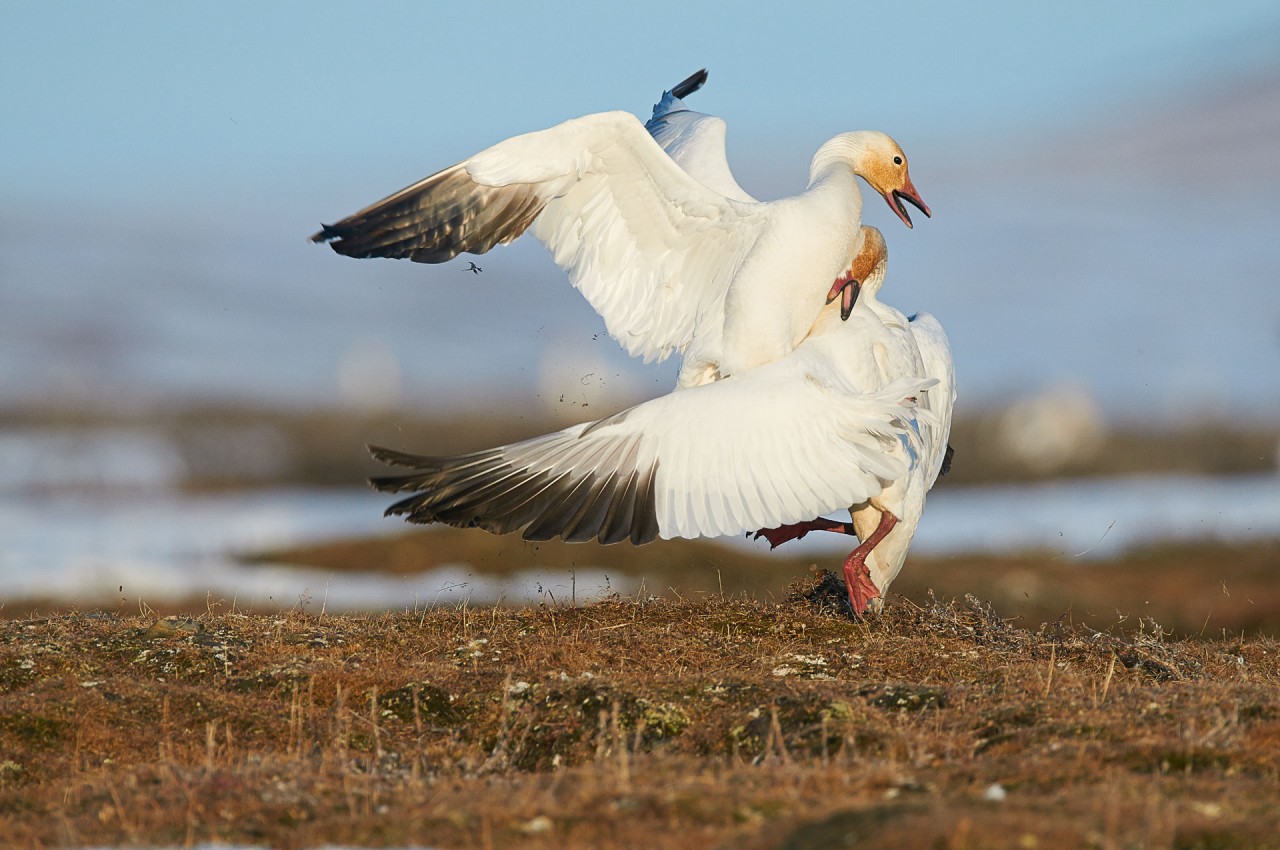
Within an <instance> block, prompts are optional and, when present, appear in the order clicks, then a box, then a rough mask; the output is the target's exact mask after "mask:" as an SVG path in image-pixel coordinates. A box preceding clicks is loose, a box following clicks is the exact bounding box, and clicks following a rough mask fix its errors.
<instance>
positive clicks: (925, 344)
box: [910, 313, 956, 487]
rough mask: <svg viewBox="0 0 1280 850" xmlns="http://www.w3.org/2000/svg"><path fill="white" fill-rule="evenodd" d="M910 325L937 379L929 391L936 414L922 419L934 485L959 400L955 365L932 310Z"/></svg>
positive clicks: (926, 364)
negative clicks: (952, 416)
mask: <svg viewBox="0 0 1280 850" xmlns="http://www.w3.org/2000/svg"><path fill="white" fill-rule="evenodd" d="M910 328H911V333H912V336H914V337H915V340H916V345H917V346H918V347H919V349H920V357H921V359H922V360H923V361H924V374H925V375H926V376H928V377H930V378H933V379H935V380H936V381H937V382H938V384H937V386H935V387H931V388H930V389H928V390H926V393H927V399H928V407H929V410H930V411H931V412H932V413H933V416H932V417H929V418H928V419H925V418H922V419H921V423H922V427H923V429H924V433H923V434H922V436H923V437H924V440H923V442H924V451H925V454H926V456H925V459H924V460H925V469H926V470H927V471H928V473H927V474H928V477H927V478H926V481H927V482H928V484H929V486H930V487H932V486H933V482H935V481H937V480H938V475H939V473H940V472H941V471H942V465H943V461H944V459H945V458H946V454H947V439H948V438H949V436H950V433H951V413H952V410H953V409H954V408H955V403H956V367H955V362H954V361H953V360H952V359H951V343H950V341H949V340H948V339H947V334H946V331H944V330H943V329H942V325H941V323H939V322H938V320H937V319H935V318H934V317H933V316H932V315H931V314H929V313H917V314H916V315H914V316H912V317H911V324H910ZM933 420H936V421H933Z"/></svg>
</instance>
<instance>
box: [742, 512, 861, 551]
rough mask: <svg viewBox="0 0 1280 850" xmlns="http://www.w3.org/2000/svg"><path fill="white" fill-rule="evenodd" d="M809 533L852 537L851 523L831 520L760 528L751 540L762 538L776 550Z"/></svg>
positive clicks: (822, 519)
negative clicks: (830, 532)
mask: <svg viewBox="0 0 1280 850" xmlns="http://www.w3.org/2000/svg"><path fill="white" fill-rule="evenodd" d="M810 531H838V532H840V533H841V534H848V535H853V523H851V522H836V521H835V520H833V519H824V518H822V517H819V518H818V519H811V520H809V521H808V522H796V523H792V524H791V525H780V526H778V527H777V528H762V529H760V530H759V531H757V532H756V533H755V535H754V536H753V537H752V538H751V539H752V540H759V539H760V538H761V537H763V538H764V539H765V540H768V541H769V548H770V549H777V548H778V547H779V546H781V545H782V544H783V543H786V542H787V541H788V540H799V539H801V538H802V537H804V536H805V535H806V534H808V533H809V532H810Z"/></svg>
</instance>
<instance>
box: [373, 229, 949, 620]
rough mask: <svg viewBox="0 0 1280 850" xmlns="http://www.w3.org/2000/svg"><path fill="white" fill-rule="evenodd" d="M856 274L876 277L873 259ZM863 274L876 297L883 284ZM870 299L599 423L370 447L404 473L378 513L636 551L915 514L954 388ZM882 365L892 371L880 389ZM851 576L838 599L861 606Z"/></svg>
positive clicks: (795, 533) (381, 481)
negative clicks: (492, 441) (736, 367)
mask: <svg viewBox="0 0 1280 850" xmlns="http://www.w3.org/2000/svg"><path fill="white" fill-rule="evenodd" d="M877 235H878V232H877ZM862 241H863V242H864V243H865V244H864V247H863V252H862V253H863V254H865V253H866V252H867V251H871V250H882V249H883V244H884V243H883V240H882V239H881V240H878V241H876V240H866V239H864V240H862ZM860 256H861V255H860ZM867 265H868V267H869V268H878V269H879V271H880V274H881V277H883V264H880V265H879V266H877V265H876V264H875V263H874V262H872V263H869V264H867ZM855 271H856V268H855ZM870 277H871V280H869V281H868V283H867V284H865V286H866V287H867V288H868V289H869V290H870V291H871V292H872V293H874V291H875V289H876V288H878V286H879V281H878V280H876V279H875V276H874V275H871V276H870ZM876 306H877V305H876V304H875V303H874V302H873V303H872V304H870V305H868V304H864V303H859V304H858V305H856V306H855V308H854V310H853V313H852V315H851V316H850V318H849V321H848V322H843V321H841V317H840V309H841V305H840V304H838V303H835V299H833V301H832V303H830V304H829V305H827V306H826V307H824V308H823V310H822V311H821V315H820V316H819V318H818V321H817V323H816V324H815V325H814V326H813V329H812V332H811V333H810V334H808V336H807V337H806V338H805V339H804V340H803V341H802V342H801V343H800V345H798V346H797V347H796V348H795V349H794V350H793V351H792V352H791V353H790V354H788V355H786V356H784V357H782V358H779V359H778V360H775V361H772V362H770V363H766V364H764V365H761V366H758V367H756V368H754V369H748V370H745V371H743V372H740V373H736V374H734V375H731V376H729V377H727V378H722V379H720V380H718V381H715V382H712V383H708V384H703V385H700V386H695V387H689V388H685V389H677V390H675V391H673V392H671V393H670V394H668V395H666V396H663V397H661V398H657V399H653V400H652V401H648V402H645V403H643V404H640V405H637V406H636V407H633V408H631V409H629V410H626V411H623V412H622V413H619V414H616V415H614V416H611V417H608V418H606V419H602V420H600V421H598V422H589V423H584V424H581V425H574V426H572V427H570V428H566V429H564V430H562V431H558V432H555V433H552V434H547V435H544V436H540V437H534V438H533V439H530V440H525V441H523V442H520V443H514V444H511V445H507V446H500V447H498V448H494V449H488V450H484V451H479V452H474V453H472V454H465V455H459V456H453V457H429V456H418V455H411V454H405V453H403V452H397V451H390V450H387V449H380V448H372V447H371V451H372V453H373V455H374V457H375V458H377V459H378V460H381V461H383V462H385V463H388V464H392V465H396V466H405V467H410V468H412V470H413V471H411V472H409V473H408V474H404V475H393V476H386V477H380V478H375V479H373V481H372V483H373V484H374V486H375V487H377V488H378V489H380V490H384V491H390V492H411V493H412V495H409V496H407V497H406V498H403V499H401V500H400V501H398V502H396V503H395V504H393V505H392V506H391V507H390V508H388V509H387V513H388V514H389V515H400V516H403V517H405V518H406V519H407V520H408V521H410V522H418V523H431V522H442V523H447V524H449V525H455V526H460V527H464V528H471V527H478V528H483V529H485V530H487V531H491V532H494V533H506V532H511V531H517V530H521V529H523V531H524V537H525V538H526V539H529V540H548V539H551V538H553V537H560V538H562V539H564V540H567V541H571V542H572V541H584V540H591V539H596V540H599V541H600V542H602V543H615V542H619V541H622V540H628V539H629V540H630V541H631V542H632V543H636V544H640V543H647V542H649V541H651V540H653V539H654V538H657V537H662V538H672V537H711V536H718V535H731V534H741V533H743V532H751V531H754V530H756V529H762V528H770V529H771V530H770V531H767V532H762V533H763V534H765V535H766V536H769V535H782V534H787V533H789V534H790V536H791V537H800V536H803V535H804V534H805V533H807V531H809V530H812V529H813V528H818V527H825V526H822V525H818V524H814V523H804V522H802V521H801V520H804V519H807V518H809V517H813V516H816V515H819V514H824V513H828V512H831V511H835V510H840V509H841V508H844V507H848V506H850V505H855V506H858V505H867V506H877V507H881V506H885V505H889V506H892V507H893V508H894V509H895V510H897V511H898V514H897V516H899V517H906V516H910V515H911V514H910V513H909V511H908V510H907V509H905V508H903V507H900V506H899V501H898V500H899V496H898V494H899V493H901V494H902V498H910V497H914V494H915V479H914V478H913V477H912V476H913V475H916V473H915V472H914V470H915V468H916V467H918V466H920V465H921V464H922V463H927V462H928V461H926V456H927V455H928V452H929V451H930V446H931V445H932V443H931V442H929V441H930V440H932V439H934V437H933V436H932V435H933V434H934V433H935V432H937V431H939V429H940V428H942V427H943V426H940V425H938V423H937V422H936V421H935V419H936V415H937V414H938V413H940V412H942V411H941V410H940V409H941V408H943V407H945V412H946V413H947V414H948V415H949V411H950V389H949V388H947V387H943V388H941V389H935V388H936V387H938V384H939V378H938V377H935V376H933V375H931V374H926V373H927V372H928V371H929V370H928V369H927V368H926V367H924V366H923V365H921V363H919V362H916V361H914V360H913V361H910V362H906V363H899V362H897V359H899V358H904V355H903V354H902V353H901V352H900V351H899V349H902V348H905V347H906V346H905V343H903V342H902V341H900V340H898V339H897V338H896V337H895V334H894V332H892V331H889V330H887V329H884V328H881V327H880V325H881V323H882V322H883V321H884V319H882V316H891V317H900V314H897V313H896V311H891V310H889V309H888V308H885V309H884V310H879V309H876ZM918 321H928V320H924V319H923V318H922V319H918ZM901 324H902V325H905V324H906V320H905V319H901ZM934 324H935V325H936V322H935V323H934ZM900 332H901V331H900V329H898V333H899V334H900ZM941 339H942V341H943V347H944V349H945V337H942V338H941ZM881 348H884V349H885V351H886V353H885V354H884V356H883V357H882V358H881V359H883V360H884V364H885V365H883V366H880V365H878V364H879V361H878V360H877V359H876V357H877V355H878V353H879V349H881ZM913 350H914V349H913ZM886 369H888V370H890V371H894V372H900V373H901V375H900V377H899V378H898V379H896V380H889V379H887V378H886ZM936 371H938V372H939V374H940V375H941V377H942V378H946V377H947V373H946V370H942V369H939V370H936ZM941 439H942V441H943V442H944V443H945V439H946V437H945V430H943V433H942V437H941ZM933 474H934V475H936V471H935V472H934V473H933ZM885 515H886V516H887V515H888V514H887V513H886V514H885ZM859 516H861V514H856V513H855V518H857V517H859ZM904 524H905V522H904ZM777 527H781V528H777ZM861 529H862V526H859V530H861ZM880 536H881V537H883V536H884V535H883V534H882V535H880ZM899 536H901V535H899ZM787 539H790V538H787ZM867 540H868V542H869V543H870V545H871V546H875V545H876V544H877V543H879V542H881V541H880V540H879V538H874V539H873V537H872V536H868V538H867ZM771 542H772V539H771ZM779 542H781V540H779ZM863 571H864V572H865V567H864V568H863ZM846 573H847V574H850V575H851V576H852V573H851V568H850V567H849V566H848V564H846ZM857 580H858V577H857V576H852V577H851V578H850V588H849V594H850V599H851V601H854V605H855V608H856V609H857V610H858V611H859V612H861V611H862V610H864V609H865V608H866V604H865V602H863V604H861V605H860V606H859V604H858V602H857V601H855V600H859V599H860V597H859V595H858V594H859V593H862V594H865V590H863V589H860V586H859V585H858V584H857ZM881 580H882V581H883V579H881Z"/></svg>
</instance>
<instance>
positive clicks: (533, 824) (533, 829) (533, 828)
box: [520, 815, 552, 835]
mask: <svg viewBox="0 0 1280 850" xmlns="http://www.w3.org/2000/svg"><path fill="white" fill-rule="evenodd" d="M551 826H552V823H551V818H549V817H547V816H546V815H538V816H537V817H536V818H530V819H529V820H527V821H525V822H524V823H522V824H521V825H520V831H521V832H523V833H524V834H525V835H542V834H543V833H545V832H550V831H551Z"/></svg>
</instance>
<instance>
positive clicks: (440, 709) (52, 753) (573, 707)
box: [0, 589, 1280, 850]
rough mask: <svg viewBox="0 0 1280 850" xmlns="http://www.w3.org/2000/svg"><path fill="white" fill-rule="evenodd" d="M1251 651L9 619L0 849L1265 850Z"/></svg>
mask: <svg viewBox="0 0 1280 850" xmlns="http://www.w3.org/2000/svg"><path fill="white" fill-rule="evenodd" d="M801 594H803V589H801ZM1278 653H1280V645H1278V644H1277V642H1276V641H1275V640H1273V639H1271V638H1266V637H1245V638H1238V637H1237V638H1231V639H1227V640H1222V639H1201V640H1194V641H1179V640H1173V639H1170V638H1169V637H1168V636H1167V635H1165V634H1164V633H1163V631H1162V630H1159V629H1155V628H1154V627H1151V626H1147V625H1144V627H1143V628H1142V629H1141V630H1139V631H1137V632H1136V633H1135V632H1129V633H1116V634H1112V633H1108V632H1102V633H1098V632H1094V631H1092V630H1090V629H1086V628H1083V627H1080V626H1078V625H1073V624H1069V623H1054V624H1051V625H1046V626H1045V627H1043V628H1036V629H1024V628H1017V627H1014V626H1013V625H1011V624H1009V623H1008V622H1007V621H1006V620H1005V619H1004V618H1002V617H1001V616H1000V615H999V614H997V612H996V611H995V610H994V609H992V608H991V606H989V605H986V604H984V603H980V602H977V601H976V600H968V601H962V602H955V603H952V602H944V601H938V600H936V599H934V600H928V601H927V604H924V605H917V604H914V603H911V602H909V601H907V600H903V599H901V598H894V599H891V600H890V604H889V606H888V607H887V609H886V611H885V613H884V614H883V615H881V616H879V617H874V618H868V619H866V620H862V621H856V620H852V619H849V618H847V617H844V616H840V615H833V614H830V613H823V612H821V611H816V610H813V609H812V608H811V607H810V606H809V605H808V604H805V603H799V602H796V603H790V602H780V603H772V602H770V603H766V602H760V601H752V600H746V599H742V598H726V597H721V596H715V597H711V598H706V599H700V600H696V601H672V600H665V599H660V598H658V599H655V598H651V597H645V598H643V599H639V600H636V599H612V600H605V601H602V602H599V603H596V604H593V605H589V606H584V607H572V606H568V605H560V606H550V605H548V606H544V607H541V608H537V609H512V608H472V607H458V608H450V609H444V610H428V611H418V612H412V613H401V614H385V615H377V616H342V617H332V616H326V617H317V616H311V615H306V614H302V613H298V612H291V613H286V614H279V615H245V614H241V613H237V612H226V611H218V610H210V611H206V612H204V613H201V614H198V615H194V616H191V617H190V618H187V619H179V620H175V621H174V622H172V623H168V624H166V625H162V626H159V627H157V626H156V621H155V618H143V617H117V616H114V615H110V614H100V613H71V614H63V615H58V616H53V617H47V618H37V619H27V620H10V621H4V622H0V845H3V846H13V847H37V846H40V847H49V846H77V845H78V846H84V845H104V844H105V845H115V844H126V843H128V844H144V845H155V844H182V843H185V842H194V841H223V842H231V841H235V842H243V843H253V844H266V845H270V846H274V847H281V848H295V847H296V848H301V847H312V846H316V845H320V844H325V843H333V842H336V843H346V844H353V845H358V846H386V845H419V846H432V847H442V848H474V847H481V848H484V847H513V848H522V847H528V848H544V847H545V848H550V847H563V848H588V847H590V848H609V847H637V846H644V847H655V848H668V847H669V848H700V847H705V848H712V847H747V848H761V850H763V849H764V848H817V847H824V848H825V847H845V846H849V847H852V846H857V847H894V848H907V850H910V849H911V848H933V847H974V848H977V847H1011V848H1012V847H1019V848H1026V847H1088V846H1093V847H1127V846H1134V847H1136V846H1172V847H1277V846H1280V839H1278V838H1277V837H1276V836H1277V835H1280V812H1278V811H1277V810H1276V808H1275V800H1276V799H1278V798H1280V770H1278V769H1277V767H1276V765H1277V764H1280V665H1278V663H1277V658H1278Z"/></svg>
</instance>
